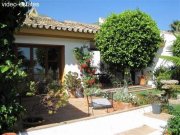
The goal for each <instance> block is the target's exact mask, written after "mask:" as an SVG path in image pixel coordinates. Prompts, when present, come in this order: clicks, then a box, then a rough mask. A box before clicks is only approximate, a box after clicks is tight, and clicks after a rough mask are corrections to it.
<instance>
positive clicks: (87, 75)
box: [73, 47, 97, 88]
mask: <svg viewBox="0 0 180 135" xmlns="http://www.w3.org/2000/svg"><path fill="white" fill-rule="evenodd" d="M73 52H74V55H75V58H76V60H77V61H78V64H79V66H80V71H81V76H82V80H83V85H84V87H86V88H89V87H92V86H94V85H95V84H96V83H97V79H96V77H95V76H94V74H95V72H96V68H95V67H92V65H91V61H92V53H91V52H90V51H89V50H88V49H87V47H81V48H75V49H74V51H73Z"/></svg>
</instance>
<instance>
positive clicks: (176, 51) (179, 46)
mask: <svg viewBox="0 0 180 135" xmlns="http://www.w3.org/2000/svg"><path fill="white" fill-rule="evenodd" d="M172 49H173V55H174V56H177V57H180V35H179V36H176V40H175V41H174V43H173V47H172Z"/></svg>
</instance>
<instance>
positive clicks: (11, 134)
mask: <svg viewBox="0 0 180 135" xmlns="http://www.w3.org/2000/svg"><path fill="white" fill-rule="evenodd" d="M2 135H17V134H16V133H14V132H8V133H3V134H2Z"/></svg>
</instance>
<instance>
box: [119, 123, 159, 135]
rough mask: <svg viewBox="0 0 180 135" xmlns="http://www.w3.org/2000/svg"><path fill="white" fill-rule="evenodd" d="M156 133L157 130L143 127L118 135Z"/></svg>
mask: <svg viewBox="0 0 180 135" xmlns="http://www.w3.org/2000/svg"><path fill="white" fill-rule="evenodd" d="M154 131H156V129H154V128H152V127H149V126H147V125H143V126H142V127H138V128H134V129H131V130H128V131H125V132H122V133H119V134H116V135H148V134H150V133H153V132H154Z"/></svg>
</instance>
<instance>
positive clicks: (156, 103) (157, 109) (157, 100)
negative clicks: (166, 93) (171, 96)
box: [148, 94, 162, 114]
mask: <svg viewBox="0 0 180 135" xmlns="http://www.w3.org/2000/svg"><path fill="white" fill-rule="evenodd" d="M148 99H149V101H150V103H151V105H152V112H153V113H154V114H160V113H161V106H162V100H161V97H159V96H158V95H152V94H149V95H148Z"/></svg>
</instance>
